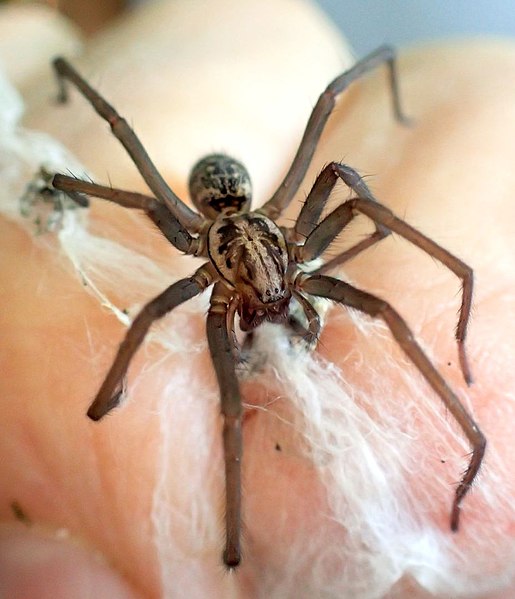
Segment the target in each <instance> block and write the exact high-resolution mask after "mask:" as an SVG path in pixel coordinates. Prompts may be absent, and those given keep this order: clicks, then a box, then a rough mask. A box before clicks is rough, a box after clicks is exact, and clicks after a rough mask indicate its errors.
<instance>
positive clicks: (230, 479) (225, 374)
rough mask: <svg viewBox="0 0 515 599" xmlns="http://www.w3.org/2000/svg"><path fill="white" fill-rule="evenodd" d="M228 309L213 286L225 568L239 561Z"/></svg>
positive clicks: (237, 428) (235, 400)
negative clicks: (220, 418)
mask: <svg viewBox="0 0 515 599" xmlns="http://www.w3.org/2000/svg"><path fill="white" fill-rule="evenodd" d="M229 306H230V297H229V290H228V289H227V287H226V286H225V285H224V284H223V283H218V284H216V285H215V288H214V290H213V295H212V296H211V307H210V308H209V314H208V317H207V339H208V343H209V351H210V353H211V359H212V360H213V366H214V368H215V372H216V377H217V379H218V386H219V388H220V399H221V409H222V415H223V417H224V426H223V444H224V456H225V489H226V491H225V493H226V509H225V530H226V542H225V550H224V554H223V560H224V563H225V564H226V565H227V566H228V567H229V568H234V567H236V566H237V565H238V564H239V563H240V559H241V549H240V535H241V458H242V435H241V417H242V406H241V398H240V389H239V385H238V379H237V376H236V367H235V363H234V348H233V346H232V343H231V333H230V330H229V328H230V327H232V323H228V322H227V321H228V318H227V312H228V310H229ZM228 324H229V326H228Z"/></svg>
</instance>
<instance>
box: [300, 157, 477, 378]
mask: <svg viewBox="0 0 515 599" xmlns="http://www.w3.org/2000/svg"><path fill="white" fill-rule="evenodd" d="M322 172H325V175H326V176H327V178H328V179H332V182H333V183H332V185H333V186H334V184H335V183H336V181H337V179H338V178H341V179H342V180H343V182H344V183H345V184H346V185H347V186H348V187H349V188H350V189H352V191H353V192H354V193H355V194H356V195H357V196H358V197H357V198H353V199H351V200H347V201H346V202H344V203H343V204H341V205H340V206H338V207H337V208H336V209H335V210H333V212H331V213H330V214H329V215H328V216H327V217H326V218H325V219H324V220H323V221H322V222H321V223H320V224H319V225H318V226H317V227H315V229H314V230H313V231H312V232H311V234H310V235H309V236H308V238H307V239H306V242H305V244H304V246H303V247H300V248H296V251H297V261H303V260H310V259H313V257H316V256H319V255H320V254H321V253H322V252H323V251H324V250H325V249H326V248H327V247H328V245H329V244H330V243H331V241H333V240H334V238H335V237H336V235H338V233H340V231H341V230H342V229H343V228H344V227H345V226H346V225H347V224H348V223H349V222H350V220H351V219H352V218H353V217H354V216H355V214H356V213H360V214H364V215H365V216H368V218H370V220H372V221H373V222H374V223H375V224H376V225H380V226H381V227H383V228H385V229H386V230H389V231H393V232H394V233H397V234H398V235H400V236H401V237H404V238H405V239H407V240H408V241H410V242H411V243H412V244H413V245H415V246H417V247H419V248H420V249H421V250H423V251H424V252H426V254H429V255H430V256H432V257H433V258H435V259H436V260H438V261H439V262H441V263H442V264H444V265H445V266H446V267H447V268H448V269H449V270H451V271H452V272H453V273H454V274H455V275H456V276H457V277H458V278H459V279H461V281H462V300H461V306H460V310H459V317H458V323H457V326H456V332H455V336H456V341H457V343H458V356H459V361H460V367H461V371H462V373H463V378H464V379H465V381H466V382H467V384H470V383H471V382H472V376H471V373H470V368H469V365H468V361H467V356H466V353H465V337H466V334H467V326H468V322H469V317H470V311H471V307H472V290H473V285H474V275H473V271H472V269H471V268H470V266H468V265H467V264H465V263H464V262H462V261H461V260H460V259H459V258H457V257H456V256H454V255H453V254H451V253H450V252H448V251H447V250H446V249H444V248H443V247H441V246H440V245H438V244H437V243H435V242H434V241H433V240H432V239H429V237H426V236H425V235H424V234H423V233H421V232H420V231H417V230H416V229H414V228H413V227H412V226H410V225H408V223H406V222H404V221H403V220H402V219H400V218H398V217H397V216H395V215H394V214H393V212H392V211H391V210H390V209H388V208H386V207H385V206H383V205H382V204H379V203H378V202H377V201H376V200H375V198H374V196H373V194H372V192H371V191H370V190H369V188H368V187H367V185H366V184H365V182H364V181H363V179H362V178H361V177H360V175H359V174H358V173H357V172H356V171H355V170H354V169H352V168H351V167H349V166H347V165H345V164H339V163H337V162H332V163H331V164H329V165H327V166H326V167H325V169H324V171H322ZM331 173H332V174H331ZM364 241H365V242H368V239H365V240H364ZM361 243H363V242H361ZM358 245H359V244H358ZM304 248H305V249H304ZM352 249H353V248H351V250H352ZM349 251H350V250H349ZM337 258H338V257H337ZM335 260H336V259H335ZM333 265H334V261H333ZM323 269H324V267H322V269H321V270H323Z"/></svg>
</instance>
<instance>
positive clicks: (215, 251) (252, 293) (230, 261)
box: [208, 212, 291, 330]
mask: <svg viewBox="0 0 515 599" xmlns="http://www.w3.org/2000/svg"><path fill="white" fill-rule="evenodd" d="M208 250H209V256H210V258H211V261H212V262H213V264H214V265H215V267H216V269H217V270H218V272H219V273H220V274H221V275H222V277H223V278H224V280H225V281H226V282H227V283H229V284H230V286H231V287H233V288H234V289H235V290H236V292H237V293H238V295H239V296H240V298H241V302H240V304H241V305H240V306H239V308H238V311H239V314H240V326H241V328H242V329H244V330H249V329H252V328H254V327H256V326H257V325H258V324H259V323H261V322H262V321H263V320H270V321H273V322H279V321H283V320H284V319H285V318H286V315H287V311H288V304H289V300H290V296H291V294H290V290H289V288H288V286H287V285H286V270H287V268H288V250H287V247H286V241H285V239H284V236H283V234H282V232H281V230H280V229H279V227H278V226H277V225H276V224H275V223H274V222H273V221H272V220H270V219H269V218H267V217H265V216H262V215H261V214H257V213H255V212H249V213H239V214H233V215H229V216H220V217H219V218H218V219H217V220H216V221H215V222H214V223H213V225H212V226H211V229H210V230H209V236H208Z"/></svg>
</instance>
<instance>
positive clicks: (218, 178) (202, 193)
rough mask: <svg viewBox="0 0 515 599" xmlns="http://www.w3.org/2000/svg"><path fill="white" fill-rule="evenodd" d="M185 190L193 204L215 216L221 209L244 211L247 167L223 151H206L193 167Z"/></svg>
mask: <svg viewBox="0 0 515 599" xmlns="http://www.w3.org/2000/svg"><path fill="white" fill-rule="evenodd" d="M189 190H190V196H191V200H192V202H193V204H194V205H195V207H196V208H197V210H199V211H200V212H201V213H202V214H203V215H204V216H206V217H207V218H209V219H211V220H215V219H216V217H217V216H219V215H220V214H221V213H222V212H224V213H226V214H233V213H235V212H248V211H249V209H250V202H251V199H252V186H251V183H250V176H249V173H248V171H247V169H246V168H245V167H244V166H243V164H241V162H238V161H237V160H235V159H234V158H230V157H229V156H226V155H225V154H210V155H209V156H206V157H205V158H202V159H201V160H199V161H198V162H197V164H195V166H194V167H193V169H192V171H191V174H190V179H189Z"/></svg>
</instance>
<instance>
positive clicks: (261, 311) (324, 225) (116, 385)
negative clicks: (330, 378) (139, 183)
mask: <svg viewBox="0 0 515 599" xmlns="http://www.w3.org/2000/svg"><path fill="white" fill-rule="evenodd" d="M383 64H384V65H386V66H387V67H388V74H389V84H390V89H391V94H392V103H393V111H394V114H395V117H396V118H397V120H398V121H400V122H404V121H405V120H406V119H405V117H404V116H403V113H402V110H401V106H400V99H399V90H398V81H397V70H396V63H395V53H394V51H393V49H392V48H390V47H389V46H382V47H380V48H378V49H377V50H376V51H374V52H372V53H371V54H369V55H368V56H366V57H365V58H364V59H362V60H361V61H359V62H357V63H356V64H355V65H354V66H353V67H352V68H350V69H349V70H347V71H346V72H344V73H343V74H341V75H340V76H339V77H337V78H336V79H334V80H333V81H332V82H331V83H330V84H329V85H328V86H327V88H326V89H325V91H324V92H323V93H322V94H321V96H320V98H319V99H318V101H317V103H316V105H315V107H314V109H313V112H312V113H311V116H310V118H309V121H308V123H307V126H306V129H305V132H304V135H303V137H302V140H301V142H300V146H299V148H298V150H297V153H296V155H295V157H294V159H293V161H292V164H291V166H290V169H289V170H288V172H287V174H286V176H285V178H284V180H283V181H282V183H281V184H280V185H279V187H278V188H277V190H276V191H275V193H274V194H273V195H272V197H271V198H270V199H269V200H268V201H267V202H266V203H265V204H264V205H263V206H262V207H261V208H259V209H257V210H251V196H252V190H251V183H250V177H249V174H248V172H247V170H246V169H245V167H244V166H243V165H242V164H241V163H240V162H238V161H237V160H235V159H234V158H231V157H229V156H226V155H222V154H211V155H209V156H206V157H204V158H202V159H201V160H200V161H199V162H198V163H197V164H196V165H195V166H194V167H193V169H192V171H191V174H190V178H189V191H190V195H191V200H192V202H193V204H194V206H195V207H196V208H197V210H198V212H196V211H194V210H192V209H191V208H189V207H188V206H187V205H186V204H184V203H183V202H182V201H181V200H180V199H179V198H178V197H177V195H175V193H174V192H173V191H172V190H171V189H170V187H169V186H168V185H167V184H166V182H165V181H164V179H163V178H162V176H161V175H160V174H159V172H158V171H157V169H156V167H155V166H154V164H153V162H152V160H151V159H150V157H149V156H148V154H147V152H146V151H145V149H144V147H143V145H142V144H141V142H140V141H139V139H138V137H137V136H136V134H135V133H134V131H133V130H132V129H131V128H130V127H129V125H128V124H127V122H126V121H125V120H124V119H123V118H121V117H120V116H119V115H118V113H117V112H116V111H115V109H114V108H113V107H112V106H110V105H109V104H108V103H107V102H106V101H105V100H104V99H103V98H102V97H101V96H100V95H99V94H98V93H97V92H96V91H95V90H94V89H93V88H92V87H91V86H90V85H89V84H88V83H87V82H86V81H85V80H84V79H83V78H82V77H81V76H80V75H79V73H78V72H77V71H76V70H75V69H74V68H73V67H72V66H71V65H70V64H69V63H68V62H67V61H66V60H65V59H63V58H57V59H55V61H54V67H55V71H56V74H57V77H58V82H59V99H60V101H63V102H64V101H65V100H66V88H65V80H68V82H69V83H71V84H73V85H74V86H75V87H76V88H77V89H78V91H79V92H80V93H81V94H82V95H83V96H84V97H85V98H86V99H87V100H88V101H89V103H90V104H91V105H92V107H93V108H94V110H95V111H96V112H97V113H98V115H99V116H100V117H102V118H103V119H104V120H106V121H107V122H108V123H109V125H110V126H111V129H112V132H113V134H114V135H115V136H116V137H117V138H118V140H119V141H120V142H121V144H122V145H123V146H124V147H125V149H126V150H127V152H128V153H129V155H130V157H131V158H132V160H133V162H134V164H135V165H136V167H137V168H138V170H139V171H140V173H141V175H142V176H143V179H144V180H145V182H146V183H147V185H148V187H149V188H150V190H151V191H152V193H153V197H151V196H147V195H143V194H139V193H133V192H129V191H124V190H120V189H113V188H112V187H105V186H102V185H98V184H96V183H92V182H87V181H82V180H80V179H77V178H74V177H71V176H67V175H62V174H56V175H55V176H54V179H53V185H54V187H55V188H56V189H59V190H61V191H64V192H66V193H68V194H71V195H72V196H73V194H75V197H76V195H77V194H83V195H84V196H93V197H97V198H102V199H105V200H109V201H111V202H114V203H116V204H119V205H120V206H124V207H126V208H133V209H139V210H142V211H143V212H144V213H145V214H146V215H147V216H148V217H149V218H150V219H151V220H152V221H153V222H154V224H155V225H157V227H158V228H159V229H160V231H161V232H162V234H163V235H164V236H165V237H166V238H167V239H168V241H170V243H172V244H173V245H174V246H175V247H176V248H177V249H178V250H179V251H181V252H184V253H185V254H189V255H193V256H197V257H200V258H204V259H205V260H206V261H205V262H204V264H203V265H202V266H200V268H198V269H197V270H196V272H195V273H194V274H193V275H192V276H190V277H188V278H185V279H182V280H180V281H177V282H176V283H174V284H173V285H170V286H169V287H168V288H167V289H165V290H164V291H163V292H162V293H161V294H160V295H158V296H157V297H156V298H154V299H152V300H151V301H150V302H149V303H147V304H146V305H145V306H144V308H143V309H142V310H141V312H140V313H139V314H138V315H137V316H136V318H135V319H134V321H133V322H132V325H131V326H130V328H129V329H128V331H127V333H126V336H125V339H124V340H123V341H122V343H121V345H120V348H119V349H118V353H117V355H116V357H115V360H114V362H113V364H112V366H111V368H110V370H109V372H108V373H107V376H106V378H105V379H104V382H103V383H102V385H101V387H100V390H99V391H98V393H97V395H96V397H95V399H94V401H93V403H92V404H91V406H90V407H89V409H88V412H87V414H88V416H89V417H90V418H91V419H92V420H95V421H96V420H100V419H101V418H102V417H103V416H105V415H106V414H107V413H108V412H109V411H110V410H112V409H113V408H115V407H116V406H117V405H118V404H119V403H120V401H121V397H122V394H123V391H124V381H125V377H126V373H127V370H128V367H129V364H130V362H131V359H132V357H133V356H134V354H135V352H136V351H137V349H138V348H139V346H140V345H141V343H142V342H143V339H144V338H145V335H146V334H147V331H148V330H149V328H150V326H151V325H152V323H153V322H154V321H156V320H158V319H159V318H162V317H163V316H164V315H165V314H167V313H168V312H170V311H171V310H173V309H174V308H176V307H177V306H179V305H180V304H182V303H183V302H186V301H187V300H189V299H191V298H193V297H195V296H196V295H198V294H200V293H202V292H203V291H204V290H206V289H207V288H208V287H210V286H213V291H212V294H211V299H210V308H209V311H208V315H207V340H208V345H209V351H210V354H211V358H212V362H213V366H214V370H215V373H216V377H217V380H218V386H219V389H220V398H221V412H222V415H223V448H224V460H225V492H226V511H225V529H226V537H225V549H224V552H223V561H224V562H225V564H226V566H227V567H228V568H234V567H236V566H237V565H238V564H239V563H240V559H241V541H240V536H241V461H242V430H241V419H242V404H241V398H240V391H239V385H238V378H237V361H238V359H239V358H238V356H239V355H240V348H239V347H238V341H237V339H236V336H235V334H234V324H235V319H236V314H237V315H238V317H239V326H240V328H241V329H242V330H243V331H247V332H251V331H253V330H254V329H255V328H256V327H258V326H259V325H260V324H261V323H263V322H264V321H268V322H272V323H277V324H287V323H288V322H289V320H291V319H289V311H290V307H291V303H292V299H293V298H294V299H295V300H297V302H298V303H299V304H300V306H301V308H302V310H303V312H304V314H305V317H306V318H305V323H303V324H301V323H299V322H297V325H296V329H297V332H299V328H300V332H301V333H302V334H303V335H304V336H305V337H306V339H307V340H308V341H310V342H314V341H316V339H317V338H318V335H319V332H320V328H321V325H320V318H319V315H318V313H317V311H316V309H315V307H314V305H313V298H314V297H316V296H319V297H323V298H328V299H330V300H332V301H334V302H337V303H339V304H343V305H344V306H349V307H350V308H354V309H356V310H358V311H361V312H363V313H365V314H367V315H369V316H372V317H379V318H382V319H383V321H384V322H385V323H386V325H387V326H388V327H389V329H390V331H391V334H392V335H393V337H394V339H395V340H396V341H397V343H398V344H399V345H400V347H401V348H402V349H403V350H404V352H405V353H406V355H407V357H408V358H409V359H410V360H411V361H412V362H413V364H414V365H415V366H416V368H417V369H418V370H419V372H420V373H421V374H422V376H423V377H424V378H425V380H426V381H427V382H428V383H429V385H430V386H431V387H432V388H433V390H434V391H435V393H436V394H437V395H438V396H439V397H440V399H441V400H442V401H443V403H444V404H445V406H446V407H447V409H448V410H449V412H450V413H451V414H452V416H453V417H454V418H455V419H456V421H457V423H458V424H459V426H460V427H461V429H462V430H463V433H464V434H465V436H466V437H467V439H468V441H469V442H470V444H471V446H472V453H471V457H470V461H469V464H468V467H467V469H466V471H465V473H464V475H463V477H462V479H461V482H460V483H459V485H458V486H457V488H456V491H455V495H454V500H453V503H452V507H451V514H450V527H451V529H452V530H453V531H456V530H458V525H459V517H460V505H461V503H462V501H463V498H464V497H465V495H466V494H467V492H468V490H469V488H470V486H471V484H472V482H473V480H474V478H475V477H476V474H477V473H478V470H479V467H480V465H481V461H482V459H483V455H484V452H485V448H486V439H485V437H484V436H483V434H482V433H481V431H480V430H479V427H478V426H477V424H476V423H475V422H474V420H473V419H472V417H471V415H470V414H469V413H468V412H467V410H466V409H465V407H464V406H463V405H462V404H461V402H460V401H459V399H458V397H457V396H456V394H455V393H454V392H453V391H452V389H451V388H450V387H449V386H448V385H447V383H446V382H445V380H444V379H443V377H442V376H441V375H440V373H439V372H438V371H437V370H436V368H435V367H434V366H433V364H432V363H431V361H430V360H429V358H428V357H427V356H426V354H425V353H424V351H423V350H422V349H421V347H420V346H419V345H418V343H417V341H416V340H415V339H414V338H413V335H412V333H411V331H410V329H409V328H408V326H407V325H406V323H405V322H404V320H403V319H402V317H401V316H400V315H399V314H398V313H397V312H396V311H395V310H394V308H392V306H390V305H389V304H388V303H387V302H386V301H384V300H382V299H380V298H378V297H376V296H374V295H371V294H370V293H367V292H365V291H362V290H360V289H358V288H356V287H354V286H352V285H350V284H349V283H346V282H344V281H341V280H339V279H336V278H333V277H330V276H328V275H326V274H324V273H326V272H327V271H329V270H331V269H333V268H334V267H336V266H339V265H341V264H343V263H344V262H346V261H348V260H350V259H351V258H353V257H354V256H356V255H357V254H359V253H360V252H363V251H364V250H366V249H367V248H369V247H371V246H372V245H374V244H375V243H377V242H379V241H380V240H381V239H383V238H384V237H386V236H387V235H389V234H390V233H392V232H394V233H396V234H398V235H400V236H402V237H404V238H405V239H407V240H408V241H410V242H411V243H413V244H414V245H415V246H417V247H419V248H421V249H422V250H423V251H424V252H426V253H427V254H429V255H430V256H432V257H433V258H436V259H437V260H439V261H440V262H441V263H442V264H444V265H445V266H446V267H447V268H449V269H450V270H451V271H452V272H453V273H454V274H455V275H456V276H457V277H458V278H459V279H461V282H462V300H461V306H460V310H459V318H458V323H457V327H456V340H457V345H458V355H459V363H460V367H461V371H462V373H463V377H464V379H465V381H466V382H467V384H470V383H471V381H472V379H471V374H470V369H469V366H468V363H467V358H466V353H465V347H464V341H465V336H466V333H467V325H468V320H469V315H470V310H471V303H472V287H473V272H472V270H471V268H470V267H469V266H467V265H466V264H465V263H463V262H462V261H461V260H460V259H458V258H457V257H455V256H453V255H452V254H450V253H449V252H448V251H447V250H445V249H444V248H442V247H441V246H439V245H438V244H437V243H435V242H434V241H432V240H431V239H429V238H428V237H426V236H425V235H424V234H422V233H421V232H419V231H417V230H416V229H414V228H413V227H411V226H410V225H409V224H407V223H406V222H404V221H403V220H402V219H400V218H398V217H397V216H395V215H394V214H393V213H392V212H391V211H390V210H389V209H388V208H386V207H384V206H382V205H381V204H380V203H378V202H377V201H376V199H375V198H374V196H373V195H372V193H371V191H370V190H369V188H368V187H367V185H366V184H365V182H364V181H363V179H362V178H361V177H360V175H359V174H358V173H357V172H356V171H355V170H354V169H352V168H351V167H349V166H347V165H345V164H341V163H338V162H331V163H330V164H328V165H326V166H325V167H324V168H323V170H322V171H321V172H320V174H319V175H318V177H317V178H316V180H315V183H314V185H313V187H312V188H311V190H310V191H309V193H308V195H307V198H306V201H305V202H304V204H303V206H302V208H301V210H300V214H299V216H298V218H297V220H296V222H295V224H294V225H293V226H292V227H281V226H279V225H278V224H276V220H277V219H278V218H279V217H280V216H281V214H282V213H283V211H284V210H285V208H286V207H287V206H288V205H289V204H290V202H291V200H292V198H293V197H294V195H295V193H296V192H297V191H298V189H299V187H300V185H301V183H302V181H303V179H304V176H305V174H306V171H307V168H308V166H309V164H310V163H311V159H312V157H313V154H314V151H315V149H316V146H317V144H318V141H319V139H320V136H321V134H322V131H323V129H324V127H325V124H326V122H327V120H328V118H329V116H330V114H331V112H332V110H333V108H334V106H335V103H336V99H337V97H338V96H339V95H340V94H341V93H342V92H343V91H344V90H345V89H346V88H347V87H348V86H349V85H350V84H351V83H353V82H354V81H355V80H357V79H358V78H360V77H361V76H362V75H364V74H365V73H367V72H368V71H370V70H372V69H374V68H376V67H378V66H380V65H383ZM338 180H341V181H343V183H344V184H345V185H346V186H347V187H348V188H349V189H350V190H351V192H352V196H353V197H351V199H348V200H346V201H344V202H343V203H341V204H340V205H338V206H337V207H336V208H335V209H334V210H332V211H331V212H329V214H328V215H327V216H324V217H322V212H323V210H324V207H325V206H326V203H327V200H328V197H329V195H330V193H331V191H332V190H333V188H334V187H335V185H336V183H337V181H338ZM358 214H361V215H365V216H366V217H368V218H369V219H370V220H371V221H372V222H373V223H374V226H375V230H374V232H373V233H371V234H369V235H368V236H367V237H365V238H363V239H362V240H361V241H359V242H358V243H356V244H355V245H354V246H351V247H350V248H349V249H347V250H346V251H344V252H342V253H340V254H339V255H338V256H336V257H335V258H333V259H331V260H328V261H326V262H325V263H323V264H322V266H318V267H317V268H316V269H315V270H312V271H311V272H308V271H307V270H306V269H302V268H301V266H302V265H304V264H306V263H312V262H313V261H314V260H315V259H317V258H319V257H321V256H322V254H323V253H324V251H325V250H326V249H327V248H328V247H329V245H330V244H331V242H332V241H333V240H334V239H335V238H336V237H337V235H339V234H340V233H341V232H342V230H343V229H344V228H345V227H346V226H347V225H348V223H350V221H351V220H352V219H353V218H354V217H355V216H356V215H358Z"/></svg>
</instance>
